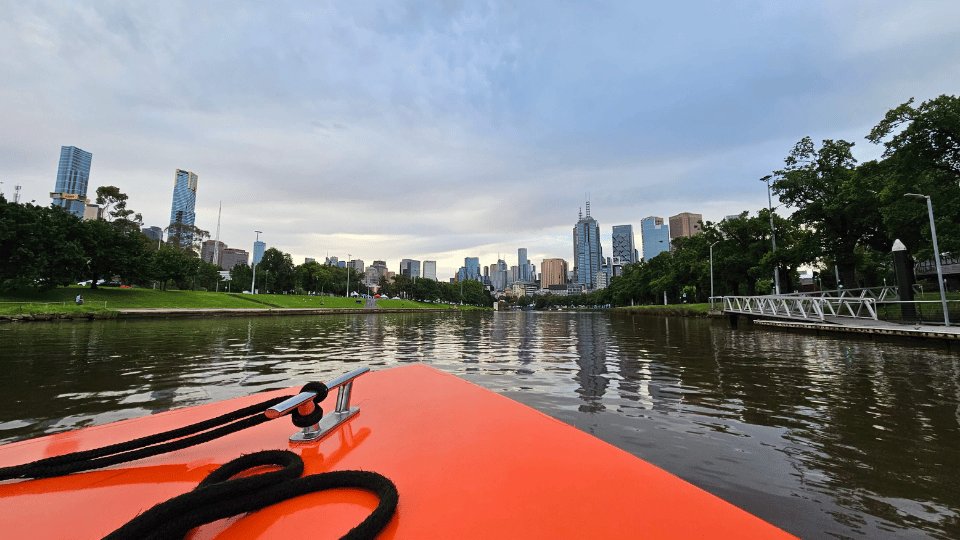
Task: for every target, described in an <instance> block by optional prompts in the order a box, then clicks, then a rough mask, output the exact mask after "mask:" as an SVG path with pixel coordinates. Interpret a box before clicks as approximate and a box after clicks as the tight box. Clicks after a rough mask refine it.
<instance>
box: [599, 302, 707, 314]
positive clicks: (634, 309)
mask: <svg viewBox="0 0 960 540" xmlns="http://www.w3.org/2000/svg"><path fill="white" fill-rule="evenodd" d="M615 309H616V310H618V311H625V312H627V313H636V314H638V315H654V316H660V317H663V316H673V317H709V316H710V314H709V311H710V304H675V305H666V306H656V305H655V306H627V307H619V308H615Z"/></svg>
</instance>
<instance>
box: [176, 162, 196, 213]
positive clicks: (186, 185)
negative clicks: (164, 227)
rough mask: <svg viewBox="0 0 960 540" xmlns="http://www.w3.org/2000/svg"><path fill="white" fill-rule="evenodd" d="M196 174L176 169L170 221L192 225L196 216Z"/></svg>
mask: <svg viewBox="0 0 960 540" xmlns="http://www.w3.org/2000/svg"><path fill="white" fill-rule="evenodd" d="M196 206H197V175H195V174H193V173H192V172H190V171H182V170H180V169H177V176H176V178H174V180H173V205H172V206H171V208H170V223H183V224H184V225H193V224H194V221H195V220H196V218H197V214H196V212H195V208H196Z"/></svg>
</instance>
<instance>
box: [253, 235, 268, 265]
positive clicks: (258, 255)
mask: <svg viewBox="0 0 960 540" xmlns="http://www.w3.org/2000/svg"><path fill="white" fill-rule="evenodd" d="M266 250H267V243H266V242H264V241H263V240H257V241H256V242H254V243H253V264H260V261H261V260H263V252H264V251H266Z"/></svg>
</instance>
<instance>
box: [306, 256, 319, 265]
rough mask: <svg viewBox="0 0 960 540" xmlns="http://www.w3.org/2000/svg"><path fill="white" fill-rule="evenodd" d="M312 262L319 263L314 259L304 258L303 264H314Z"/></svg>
mask: <svg viewBox="0 0 960 540" xmlns="http://www.w3.org/2000/svg"><path fill="white" fill-rule="evenodd" d="M312 262H317V260H316V259H314V258H313V257H304V258H303V264H307V263H312Z"/></svg>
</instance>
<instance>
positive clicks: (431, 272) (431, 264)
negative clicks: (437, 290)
mask: <svg viewBox="0 0 960 540" xmlns="http://www.w3.org/2000/svg"><path fill="white" fill-rule="evenodd" d="M423 278H424V279H432V280H434V281H436V280H437V261H423Z"/></svg>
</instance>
